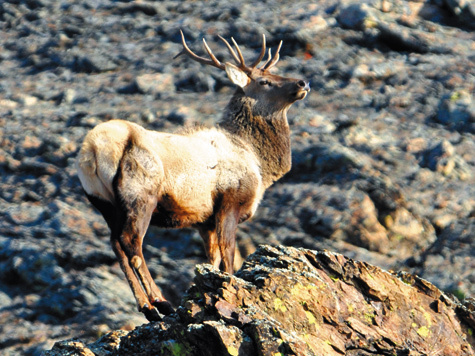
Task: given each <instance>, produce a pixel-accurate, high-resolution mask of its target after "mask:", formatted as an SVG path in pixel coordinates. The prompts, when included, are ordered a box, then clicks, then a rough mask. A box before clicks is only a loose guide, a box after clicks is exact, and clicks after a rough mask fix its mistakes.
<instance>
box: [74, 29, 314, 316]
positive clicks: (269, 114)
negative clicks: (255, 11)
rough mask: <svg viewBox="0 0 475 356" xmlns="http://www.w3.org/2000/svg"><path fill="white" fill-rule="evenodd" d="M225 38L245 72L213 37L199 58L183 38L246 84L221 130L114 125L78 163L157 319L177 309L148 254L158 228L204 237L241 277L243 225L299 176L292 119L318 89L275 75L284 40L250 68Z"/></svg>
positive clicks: (144, 308)
mask: <svg viewBox="0 0 475 356" xmlns="http://www.w3.org/2000/svg"><path fill="white" fill-rule="evenodd" d="M220 38H221V37H220ZM221 40H223V42H224V43H225V45H226V46H227V48H228V49H229V52H230V54H231V55H232V57H233V59H234V60H235V62H236V65H234V64H231V63H225V64H224V63H221V62H220V61H219V60H218V59H217V58H216V57H215V56H214V55H213V53H212V51H211V50H210V49H209V47H208V46H207V44H206V41H205V40H204V39H203V42H204V46H205V49H206V51H207V52H208V54H209V57H210V58H209V59H208V58H204V57H200V56H198V55H196V54H194V53H193V52H192V51H191V50H190V49H189V48H188V46H187V44H186V42H185V38H184V36H183V33H182V43H183V50H182V52H181V53H180V54H186V55H188V56H189V57H191V58H192V59H193V60H195V61H198V62H200V63H203V64H206V65H212V66H215V67H217V68H219V69H222V70H225V71H226V73H227V75H228V77H229V79H230V80H231V81H232V82H233V83H234V84H235V85H236V86H237V89H236V92H235V93H234V95H233V97H232V98H231V100H230V102H229V104H228V105H227V107H226V110H225V112H224V115H223V117H222V120H221V122H220V124H219V125H218V127H217V128H196V129H191V130H187V131H183V132H181V133H180V132H178V133H176V134H170V133H163V132H155V131H149V130H146V129H144V128H142V127H141V126H139V125H137V124H134V123H131V122H127V121H122V120H112V121H109V122H106V123H102V124H100V125H98V126H97V127H95V128H94V129H93V130H91V131H90V132H89V133H88V135H87V136H86V138H85V140H84V143H83V145H82V147H81V150H80V153H79V157H78V160H77V168H78V175H79V179H80V181H81V183H82V186H83V188H84V190H85V193H86V195H87V197H88V199H89V200H90V202H91V203H92V204H93V205H94V206H95V207H96V208H97V209H98V210H99V211H100V212H101V213H102V215H103V217H104V219H105V220H106V222H107V224H108V226H109V228H110V230H111V244H112V248H113V250H114V252H115V254H116V256H117V258H118V260H119V263H120V266H121V268H122V270H123V271H124V273H125V276H126V278H127V281H128V282H129V284H130V287H131V289H132V292H133V294H134V296H135V299H136V301H137V304H138V308H139V311H141V312H142V313H144V315H145V316H146V318H147V319H148V320H151V321H152V320H160V314H159V313H161V314H165V315H168V314H170V313H172V312H173V309H172V307H171V305H170V304H169V303H168V302H167V301H166V299H165V298H164V297H163V295H162V293H161V291H160V289H159V288H158V287H157V286H156V284H155V282H154V281H153V279H152V277H151V275H150V272H149V270H148V268H147V265H146V262H145V260H144V257H143V254H142V241H143V238H144V235H145V233H146V231H147V229H148V226H149V225H150V224H152V225H156V226H159V227H163V228H185V227H192V228H196V229H198V231H199V233H200V235H201V237H202V238H203V241H204V245H205V250H206V255H207V257H208V260H209V262H210V263H211V264H213V265H214V266H215V267H216V268H219V267H220V264H221V263H222V266H223V267H224V270H225V271H226V272H229V273H233V259H234V250H235V235H236V229H237V225H238V224H239V223H241V222H243V221H245V220H247V219H249V218H250V217H251V216H252V215H253V214H254V212H255V211H256V208H257V206H258V204H259V202H260V200H261V198H262V196H263V194H264V191H265V190H266V188H268V187H269V186H270V185H271V184H272V183H273V182H275V181H276V180H278V179H279V178H281V177H282V176H283V175H284V174H285V173H287V172H288V171H289V170H290V166H291V152H290V130H289V125H288V122H287V116H286V113H287V111H288V109H289V108H290V106H291V105H292V104H293V103H294V102H295V101H297V100H301V99H303V98H305V96H306V95H307V93H308V92H309V90H310V87H309V84H308V83H307V82H305V81H303V80H299V79H292V78H284V77H280V76H277V75H273V74H271V73H270V72H269V70H270V68H272V67H273V66H274V65H275V64H276V63H277V61H278V59H279V50H280V45H281V44H282V42H281V43H280V45H279V48H278V50H277V52H276V54H275V55H274V56H273V57H272V55H271V52H270V50H269V59H268V60H267V62H266V63H265V64H263V65H262V66H261V67H258V65H259V64H260V62H261V61H262V59H263V57H264V56H265V53H266V46H265V37H264V36H263V43H262V50H261V53H260V55H259V57H258V58H257V60H256V61H254V63H253V64H252V65H250V66H247V65H246V64H245V61H244V58H243V56H242V54H241V51H240V49H239V47H238V45H237V44H236V42H234V40H233V44H234V46H235V49H236V51H235V50H234V49H233V47H232V46H231V45H230V44H229V43H228V42H227V41H226V40H224V39H223V38H221ZM236 52H237V53H236ZM180 54H179V55H180Z"/></svg>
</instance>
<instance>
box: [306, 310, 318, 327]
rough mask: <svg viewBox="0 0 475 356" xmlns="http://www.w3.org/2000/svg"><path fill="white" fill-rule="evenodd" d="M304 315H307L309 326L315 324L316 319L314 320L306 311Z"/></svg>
mask: <svg viewBox="0 0 475 356" xmlns="http://www.w3.org/2000/svg"><path fill="white" fill-rule="evenodd" d="M305 315H307V318H308V322H309V324H315V323H316V322H317V319H315V316H314V315H313V314H312V313H311V312H309V311H308V310H306V311H305Z"/></svg>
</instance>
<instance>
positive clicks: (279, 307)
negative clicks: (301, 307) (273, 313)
mask: <svg viewBox="0 0 475 356" xmlns="http://www.w3.org/2000/svg"><path fill="white" fill-rule="evenodd" d="M274 310H280V311H281V312H282V313H285V312H286V311H287V308H286V306H285V305H284V302H283V301H282V299H280V298H275V299H274Z"/></svg>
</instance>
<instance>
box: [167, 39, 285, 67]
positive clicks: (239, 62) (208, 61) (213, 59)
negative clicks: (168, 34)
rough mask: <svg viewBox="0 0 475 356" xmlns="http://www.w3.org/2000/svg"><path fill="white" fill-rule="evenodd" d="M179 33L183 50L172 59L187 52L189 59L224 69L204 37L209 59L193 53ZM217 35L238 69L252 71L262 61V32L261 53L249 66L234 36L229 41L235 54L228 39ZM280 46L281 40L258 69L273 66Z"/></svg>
mask: <svg viewBox="0 0 475 356" xmlns="http://www.w3.org/2000/svg"><path fill="white" fill-rule="evenodd" d="M180 33H181V42H182V44H183V50H182V51H181V52H180V53H178V54H177V55H176V56H175V57H173V59H175V58H177V57H179V56H181V55H182V54H187V55H188V56H189V57H190V58H191V59H193V60H195V61H196V62H199V63H202V64H206V65H212V66H213V67H216V68H219V69H225V65H224V64H223V63H221V62H220V61H219V60H218V59H217V58H216V56H215V55H214V54H213V52H212V51H211V49H210V48H209V46H208V44H207V43H206V40H205V39H204V38H203V44H204V47H205V49H206V52H208V55H209V57H210V59H207V58H204V57H200V56H198V55H197V54H195V53H193V51H192V50H191V49H190V48H189V47H188V45H187V44H186V41H185V35H184V34H183V31H182V30H180ZM218 37H219V39H220V40H221V41H223V42H224V44H225V45H226V47H227V48H228V50H229V53H231V56H232V57H233V59H234V61H235V62H236V64H237V65H238V67H239V68H240V69H242V70H244V71H245V72H248V73H250V72H252V70H253V69H255V68H256V67H257V65H258V64H259V63H260V62H261V61H262V58H264V56H265V53H266V36H265V35H264V34H263V35H262V49H261V53H260V54H259V57H258V58H257V59H256V60H255V61H254V62H253V63H252V64H251V66H250V67H248V66H246V62H245V60H244V57H243V55H242V52H241V49H240V48H239V46H238V44H237V43H236V41H235V40H234V38H232V37H231V41H232V42H233V45H234V47H235V48H236V51H237V54H236V51H234V49H233V47H232V46H231V45H230V44H229V42H228V41H226V40H225V39H224V38H223V37H221V36H218ZM281 47H282V41H280V43H279V47H278V48H277V52H276V53H275V55H274V57H272V53H271V50H270V49H269V58H268V59H267V61H266V62H265V63H264V65H263V66H261V67H260V68H258V69H260V70H262V71H267V70H269V69H270V68H272V67H273V66H275V65H276V64H277V62H278V60H279V58H280V57H279V51H280V48H281Z"/></svg>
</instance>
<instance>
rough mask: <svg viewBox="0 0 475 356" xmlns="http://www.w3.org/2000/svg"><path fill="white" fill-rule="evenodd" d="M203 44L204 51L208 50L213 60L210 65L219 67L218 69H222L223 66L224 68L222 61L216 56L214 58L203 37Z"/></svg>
mask: <svg viewBox="0 0 475 356" xmlns="http://www.w3.org/2000/svg"><path fill="white" fill-rule="evenodd" d="M203 44H204V46H205V49H206V52H208V54H209V56H210V58H211V60H212V61H213V64H212V65H214V66H215V67H217V68H219V69H224V68H225V66H224V64H222V63H221V62H220V61H219V60H218V58H216V57H215V56H214V54H213V52H211V48H209V47H208V44H207V43H206V40H205V39H204V38H203Z"/></svg>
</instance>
